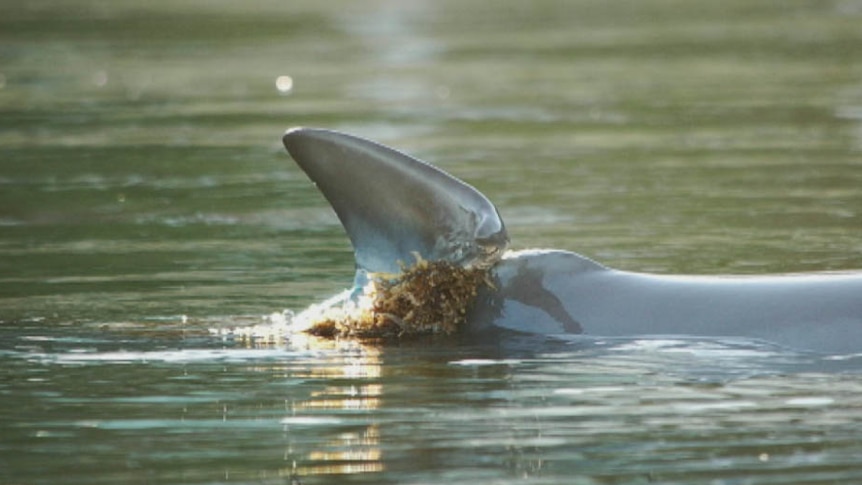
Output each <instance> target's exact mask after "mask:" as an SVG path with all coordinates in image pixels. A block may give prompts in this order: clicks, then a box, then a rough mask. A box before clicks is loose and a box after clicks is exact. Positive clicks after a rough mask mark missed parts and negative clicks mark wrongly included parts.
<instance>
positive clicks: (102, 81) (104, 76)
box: [93, 71, 108, 88]
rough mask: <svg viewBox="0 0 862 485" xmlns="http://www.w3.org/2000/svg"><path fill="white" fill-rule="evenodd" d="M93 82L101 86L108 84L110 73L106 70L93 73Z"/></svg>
mask: <svg viewBox="0 0 862 485" xmlns="http://www.w3.org/2000/svg"><path fill="white" fill-rule="evenodd" d="M93 83H94V84H95V85H96V86H97V87H100V88H103V87H105V85H107V84H108V73H107V72H105V71H96V73H95V74H93Z"/></svg>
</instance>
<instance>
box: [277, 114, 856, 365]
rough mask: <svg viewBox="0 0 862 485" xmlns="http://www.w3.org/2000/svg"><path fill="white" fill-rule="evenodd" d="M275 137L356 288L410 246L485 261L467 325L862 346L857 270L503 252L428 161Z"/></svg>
mask: <svg viewBox="0 0 862 485" xmlns="http://www.w3.org/2000/svg"><path fill="white" fill-rule="evenodd" d="M283 142H284V146H285V148H287V151H288V152H289V153H290V155H291V157H292V158H293V159H294V160H295V161H296V163H297V164H298V165H299V166H300V168H302V170H303V171H305V173H306V174H307V175H308V176H309V178H311V180H312V181H313V182H314V183H315V184H317V187H318V188H319V189H320V191H321V192H322V193H323V195H324V196H325V197H326V199H327V200H328V201H329V202H330V204H331V205H332V207H333V209H334V210H335V212H336V214H337V215H338V218H339V219H340V221H341V223H342V225H343V226H344V228H345V230H346V231H347V234H348V237H349V238H350V241H351V243H352V245H353V248H354V253H355V257H356V265H357V278H356V282H355V287H357V286H360V285H362V284H363V282H364V281H365V278H366V275H367V273H395V272H398V271H400V266H399V262H403V261H412V260H413V258H414V255H419V256H421V257H422V258H423V259H426V260H430V261H436V260H447V261H450V262H453V263H456V264H461V265H473V264H480V265H481V264H487V265H490V267H491V269H490V271H491V276H492V279H493V281H494V287H493V288H492V287H488V288H484V289H483V290H482V291H481V292H480V294H479V296H478V297H477V299H476V301H475V302H474V304H473V308H472V310H471V312H470V313H469V315H468V325H467V327H468V329H467V330H468V331H469V332H473V333H476V334H478V335H485V334H487V333H488V332H496V331H514V332H519V333H528V334H545V335H554V334H585V335H590V336H595V337H647V336H655V337H658V336H672V337H695V338H745V339H757V340H762V341H767V342H771V343H774V344H778V345H781V346H786V347H790V348H793V349H797V350H807V351H815V352H821V353H830V354H845V353H857V352H862V271H860V272H854V273H814V274H802V275H766V276H680V275H655V274H645V273H636V272H629V271H620V270H615V269H612V268H609V267H606V266H604V265H602V264H599V263H597V262H595V261H592V260H590V259H589V258H586V257H584V256H581V255H579V254H577V253H573V252H568V251H561V250H524V251H506V247H507V246H508V242H509V239H508V235H507V233H506V228H505V225H504V224H503V221H502V219H501V217H500V215H499V212H498V211H497V209H496V207H495V206H494V205H493V204H492V203H491V202H490V201H489V200H488V199H487V198H486V197H485V196H484V195H482V194H481V193H480V192H479V191H477V190H476V189H474V188H473V187H471V186H470V185H468V184H466V183H464V182H462V181H460V180H458V179H456V178H455V177H452V176H451V175H449V174H447V173H445V172H443V171H442V170H440V169H438V168H436V167H434V166H432V165H430V164H427V163H425V162H422V161H420V160H418V159H416V158H413V157H410V156H409V155H406V154H404V153H401V152H399V151H397V150H394V149H392V148H389V147H386V146H383V145H380V144H378V143H375V142H372V141H370V140H366V139H363V138H359V137H356V136H352V135H348V134H345V133H340V132H337V131H331V130H323V129H313V128H293V129H290V130H288V131H287V132H286V133H285V135H284V137H283ZM354 291H355V290H354ZM349 294H350V293H349V292H347V293H345V295H349ZM344 298H346V296H339V297H336V298H333V299H331V300H330V301H329V303H332V302H340V301H343V300H344Z"/></svg>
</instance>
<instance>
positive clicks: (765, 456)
mask: <svg viewBox="0 0 862 485" xmlns="http://www.w3.org/2000/svg"><path fill="white" fill-rule="evenodd" d="M757 459H758V460H760V461H762V462H764V463H765V462H767V461H769V453H761V454H760V455H759V456H758V457H757Z"/></svg>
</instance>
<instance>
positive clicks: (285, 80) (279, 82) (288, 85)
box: [275, 76, 293, 94]
mask: <svg viewBox="0 0 862 485" xmlns="http://www.w3.org/2000/svg"><path fill="white" fill-rule="evenodd" d="M275 87H276V89H278V92H280V93H285V94H286V93H289V92H290V91H291V90H292V89H293V78H292V77H290V76H278V77H277V78H275Z"/></svg>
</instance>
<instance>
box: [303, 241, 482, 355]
mask: <svg viewBox="0 0 862 485" xmlns="http://www.w3.org/2000/svg"><path fill="white" fill-rule="evenodd" d="M413 257H414V258H416V262H415V263H414V264H413V265H412V266H409V267H408V266H406V265H404V264H403V263H401V268H402V272H401V273H400V274H394V275H393V274H380V273H378V274H372V275H370V276H371V278H370V279H371V282H370V283H369V287H368V288H367V289H366V292H365V294H364V295H363V297H362V298H361V301H360V303H359V304H357V305H355V306H354V305H345V307H343V308H331V309H329V310H328V311H325V312H324V313H323V314H322V315H321V317H320V319H315V321H314V322H313V323H312V324H311V325H310V326H309V327H308V328H307V329H306V330H305V331H306V333H309V334H311V335H315V336H318V337H324V338H340V337H347V338H350V337H352V338H360V339H364V338H384V339H391V338H403V337H410V336H419V335H431V334H444V335H451V334H453V333H455V332H456V331H457V330H458V329H459V328H460V327H461V326H462V325H463V324H464V323H465V321H466V315H467V311H468V310H469V308H470V305H472V303H473V300H474V299H475V298H476V295H477V293H478V291H479V289H480V288H481V287H482V286H489V287H493V285H492V284H491V282H490V276H489V271H488V268H487V267H469V268H465V267H462V266H460V265H457V264H454V263H451V262H448V261H427V260H425V259H423V258H422V257H421V256H420V255H419V254H418V253H413Z"/></svg>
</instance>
